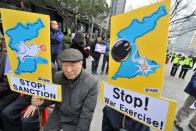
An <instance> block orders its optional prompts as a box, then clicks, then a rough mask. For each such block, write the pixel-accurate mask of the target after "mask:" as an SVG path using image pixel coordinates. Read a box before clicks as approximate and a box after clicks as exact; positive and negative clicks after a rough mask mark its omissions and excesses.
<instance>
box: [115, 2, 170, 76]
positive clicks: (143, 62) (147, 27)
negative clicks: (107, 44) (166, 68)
mask: <svg viewBox="0 0 196 131" xmlns="http://www.w3.org/2000/svg"><path fill="white" fill-rule="evenodd" d="M165 15H167V10H166V6H165V5H161V6H160V7H159V8H158V9H157V10H155V11H154V12H152V14H151V15H149V16H145V17H143V19H142V20H141V21H139V20H138V19H134V20H132V21H131V23H130V24H129V25H128V26H127V27H126V28H124V29H122V30H120V31H119V32H117V36H118V40H120V39H122V40H126V41H128V42H129V43H130V47H131V50H130V54H129V56H128V58H127V59H126V60H124V61H121V62H120V66H119V68H118V69H117V71H116V73H115V74H114V75H113V76H112V80H116V79H117V78H129V79H130V78H134V77H136V76H146V77H148V76H149V75H150V74H152V73H155V72H156V70H157V69H158V68H159V67H160V64H158V63H157V62H156V61H154V60H151V59H149V58H146V57H143V56H140V54H139V50H138V48H139V46H138V44H137V43H135V41H136V40H137V39H138V38H140V37H142V36H144V35H145V34H147V33H149V32H152V31H153V30H154V29H155V28H156V25H157V23H158V21H159V20H160V19H161V18H162V17H164V16H165ZM157 44H158V43H157Z"/></svg>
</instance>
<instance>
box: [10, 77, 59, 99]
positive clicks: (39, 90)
mask: <svg viewBox="0 0 196 131" xmlns="http://www.w3.org/2000/svg"><path fill="white" fill-rule="evenodd" d="M7 77H8V81H9V84H10V88H11V90H12V91H15V92H19V93H23V94H27V95H36V96H40V97H41V98H45V99H49V100H53V101H61V99H62V98H61V86H60V85H54V84H51V83H46V82H45V83H44V82H38V81H31V80H27V79H23V78H17V77H16V76H14V75H9V74H8V75H7Z"/></svg>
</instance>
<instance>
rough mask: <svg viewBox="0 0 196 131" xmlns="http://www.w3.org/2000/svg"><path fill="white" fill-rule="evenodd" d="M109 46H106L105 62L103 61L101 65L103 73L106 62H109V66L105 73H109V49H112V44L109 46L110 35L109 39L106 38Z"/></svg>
mask: <svg viewBox="0 0 196 131" xmlns="http://www.w3.org/2000/svg"><path fill="white" fill-rule="evenodd" d="M105 45H106V46H107V47H106V52H105V53H104V56H103V62H102V66H101V74H103V72H104V69H105V64H106V63H107V66H106V71H105V73H106V74H108V68H109V50H110V46H109V37H108V39H107V40H106V44H105Z"/></svg>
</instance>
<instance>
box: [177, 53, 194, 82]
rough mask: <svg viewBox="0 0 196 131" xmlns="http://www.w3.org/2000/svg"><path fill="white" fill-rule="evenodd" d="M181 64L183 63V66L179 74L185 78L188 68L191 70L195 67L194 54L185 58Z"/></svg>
mask: <svg viewBox="0 0 196 131" xmlns="http://www.w3.org/2000/svg"><path fill="white" fill-rule="evenodd" d="M181 64H182V67H181V71H180V74H179V78H182V79H184V78H185V76H186V74H187V72H188V70H190V69H191V68H192V67H193V59H192V56H189V57H187V58H185V59H184V60H182V62H181Z"/></svg>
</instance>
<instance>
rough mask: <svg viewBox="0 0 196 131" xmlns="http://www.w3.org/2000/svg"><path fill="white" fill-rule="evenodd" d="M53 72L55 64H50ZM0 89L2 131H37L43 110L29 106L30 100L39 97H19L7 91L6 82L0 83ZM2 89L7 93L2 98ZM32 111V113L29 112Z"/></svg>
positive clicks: (7, 85)
mask: <svg viewBox="0 0 196 131" xmlns="http://www.w3.org/2000/svg"><path fill="white" fill-rule="evenodd" d="M1 58H2V57H0V59H1ZM0 61H1V60H0ZM0 64H1V63H0ZM1 65H2V64H1ZM0 67H2V66H0ZM55 71H56V68H55V64H53V63H52V72H53V74H54V73H55ZM3 72H4V71H3ZM1 74H2V73H1ZM0 87H1V88H0V93H1V94H0V99H1V101H0V120H1V122H0V124H2V125H1V126H2V129H3V131H38V130H39V129H40V119H39V116H40V114H39V112H42V111H43V108H42V109H41V108H40V109H39V110H38V107H36V106H34V105H31V99H32V98H39V97H36V96H33V97H31V96H26V95H21V96H19V94H18V93H15V92H11V91H10V90H9V84H8V82H7V81H6V82H4V83H1V82H0ZM4 87H5V88H4ZM3 89H6V91H5V90H4V92H6V93H7V95H6V96H2V90H3ZM7 90H9V92H8V91H7ZM3 94H5V93H3ZM32 110H33V112H34V113H33V112H31V111H32Z"/></svg>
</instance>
